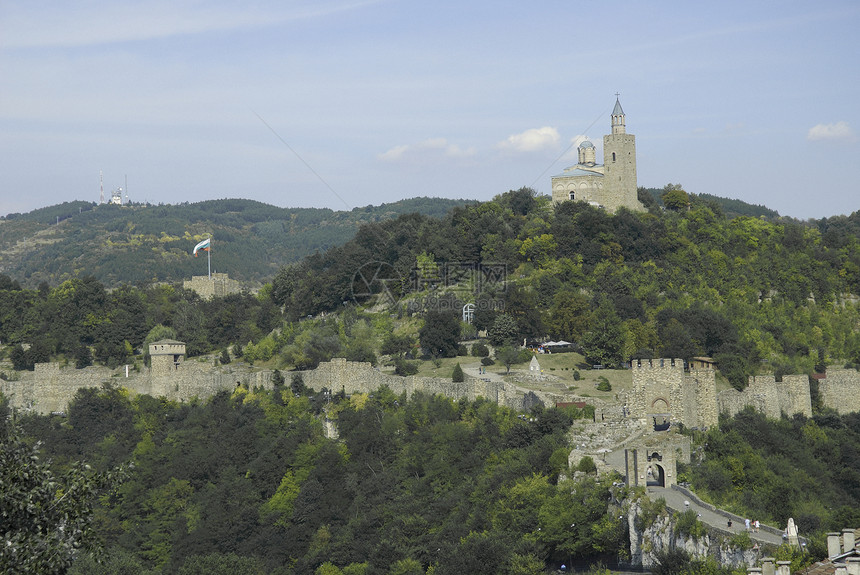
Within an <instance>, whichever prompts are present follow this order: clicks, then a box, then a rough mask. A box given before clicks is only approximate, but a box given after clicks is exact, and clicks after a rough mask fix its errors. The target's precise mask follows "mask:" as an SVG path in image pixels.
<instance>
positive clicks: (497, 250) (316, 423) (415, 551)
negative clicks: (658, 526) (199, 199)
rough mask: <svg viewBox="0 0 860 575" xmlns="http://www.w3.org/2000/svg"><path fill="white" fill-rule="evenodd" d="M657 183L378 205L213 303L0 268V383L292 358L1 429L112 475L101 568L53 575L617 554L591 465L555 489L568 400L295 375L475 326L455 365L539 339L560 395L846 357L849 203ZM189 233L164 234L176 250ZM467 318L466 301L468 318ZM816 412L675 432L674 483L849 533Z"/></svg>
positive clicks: (105, 396)
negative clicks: (60, 367) (636, 377)
mask: <svg viewBox="0 0 860 575" xmlns="http://www.w3.org/2000/svg"><path fill="white" fill-rule="evenodd" d="M663 192H664V193H663V195H661V199H662V201H663V206H664V208H665V209H660V207H659V206H658V205H657V203H656V202H655V201H653V199H651V200H649V199H648V196H647V192H645V191H643V194H642V196H641V197H642V198H643V201H644V202H645V203H646V205H648V206H649V211H648V212H647V213H641V214H637V213H631V212H627V211H620V212H619V213H617V214H614V215H613V214H608V213H606V212H604V211H602V210H600V209H596V208H593V207H590V206H588V205H586V204H583V203H573V202H570V203H564V204H561V205H559V206H557V207H553V206H552V205H551V204H550V202H549V199H548V198H544V197H540V196H536V194H535V193H534V192H533V191H532V190H529V189H520V190H516V191H510V192H507V193H505V194H501V195H499V196H497V197H496V198H494V199H493V200H492V201H489V202H483V203H476V204H472V205H460V206H456V207H454V208H453V209H452V210H450V211H449V212H447V213H445V214H443V215H439V216H428V215H420V214H414V213H412V214H403V215H398V216H396V217H393V218H390V219H387V220H384V221H382V220H381V221H376V222H369V223H365V224H363V225H361V226H360V227H359V228H358V230H357V233H355V235H354V237H353V238H352V239H349V240H348V241H345V242H344V243H343V244H341V245H337V246H334V247H331V248H329V249H328V250H326V251H325V252H320V253H313V254H311V255H309V256H307V257H305V258H304V259H301V260H299V261H297V262H295V263H292V264H289V265H286V266H283V267H281V268H280V269H279V270H278V271H277V273H274V274H273V275H269V276H267V277H268V278H270V279H271V283H266V284H265V285H264V286H263V287H262V289H260V291H259V293H257V294H256V295H251V294H249V293H242V294H236V295H232V296H229V297H226V298H219V299H215V300H211V301H203V300H201V299H200V298H199V297H198V296H197V295H196V294H195V293H193V292H189V291H187V290H184V289H182V288H180V287H178V286H175V285H169V284H159V285H140V286H131V285H120V286H118V287H115V288H114V289H108V288H109V287H114V286H112V285H111V284H108V283H106V282H104V281H102V280H100V279H99V278H97V277H94V276H92V275H85V274H83V273H81V274H79V275H74V274H73V275H74V277H70V278H69V279H65V280H64V281H62V282H60V283H57V284H54V285H49V284H48V283H42V284H40V285H39V286H38V287H37V288H34V287H33V286H32V285H30V284H29V283H27V282H26V281H24V279H23V278H19V277H16V276H15V275H14V274H8V275H0V341H2V342H3V344H4V346H6V347H4V348H2V350H0V354H2V355H3V356H4V357H2V358H0V359H2V360H3V365H2V370H0V377H4V378H9V377H19V376H20V374H19V372H20V371H21V370H25V369H32V368H33V364H34V363H35V362H40V361H48V360H51V359H53V360H58V361H61V362H67V363H69V364H72V365H75V366H76V367H85V366H86V365H89V364H91V363H93V362H102V363H106V364H108V365H113V366H117V365H122V364H123V363H129V364H134V365H136V366H138V367H139V366H140V364H141V363H142V362H143V361H145V358H144V356H143V352H145V350H146V343H147V342H148V341H153V340H157V339H160V338H163V337H170V338H174V339H179V340H181V341H184V342H186V343H187V346H188V352H189V355H190V356H192V357H193V356H199V355H205V354H212V355H214V356H217V358H218V361H220V362H223V363H227V362H231V361H236V360H237V359H241V360H242V361H244V362H246V363H252V364H254V365H264V366H267V367H270V368H278V369H280V370H294V371H292V372H290V373H287V372H286V371H284V374H283V375H282V374H281V372H280V371H279V372H277V376H276V379H278V385H277V386H276V387H275V389H274V390H273V391H265V390H259V389H252V390H249V389H243V388H237V389H236V390H234V392H233V393H223V392H222V393H220V394H218V395H216V396H214V397H213V398H211V399H208V400H195V401H192V402H189V403H185V404H175V403H171V402H167V401H165V400H161V399H155V398H151V397H148V396H144V395H141V396H136V397H131V396H129V395H128V394H127V393H126V392H125V391H123V390H119V389H114V388H111V387H106V388H105V389H102V390H82V391H80V392H79V393H78V395H77V397H76V399H75V401H74V402H73V404H72V405H71V406H70V408H69V410H68V417H67V418H61V417H57V416H50V417H42V416H36V415H27V416H19V417H20V419H19V421H20V422H21V423H22V425H23V427H24V429H25V432H26V435H27V438H28V439H27V440H28V441H30V440H31V439H32V440H35V439H39V440H41V441H43V442H44V447H43V452H42V455H43V456H45V457H50V458H53V460H54V465H55V467H56V469H57V473H58V474H62V473H64V472H65V471H67V470H68V469H72V468H75V469H77V467H75V465H76V462H80V461H87V462H90V463H91V464H92V465H93V466H94V467H95V468H96V469H97V470H99V471H100V472H102V471H105V470H109V469H112V468H113V467H115V466H116V465H118V464H120V463H124V462H129V461H131V462H133V463H134V466H133V467H132V468H131V469H130V471H129V476H128V479H127V480H126V482H125V483H124V484H123V485H122V486H121V487H120V488H119V491H117V492H116V493H113V494H105V495H104V496H103V497H102V499H101V506H99V507H98V508H97V510H96V521H97V525H98V531H99V532H100V533H102V534H103V537H104V539H105V540H106V543H107V545H108V549H109V553H108V557H109V563H108V564H107V565H105V566H99V565H97V564H96V563H95V562H93V560H92V558H90V557H89V556H88V555H81V556H80V558H79V560H78V561H77V563H76V564H75V566H74V567H73V569H74V570H73V571H72V572H73V573H76V574H78V575H85V574H101V573H114V572H123V573H130V574H141V575H143V574H146V573H148V574H153V573H180V574H183V575H190V574H195V575H196V574H198V573H207V574H208V575H212V574H219V573H232V574H242V575H244V574H246V573H248V574H255V575H256V574H260V573H273V574H284V575H285V574H289V573H302V574H311V573H313V574H314V575H337V574H338V573H345V574H360V573H364V574H376V573H380V574H383V573H400V574H408V573H416V574H417V573H433V574H434V575H440V574H442V573H457V574H460V573H476V574H478V573H494V574H495V573H510V574H515V573H516V574H527V573H537V572H541V570H543V569H546V568H557V567H558V566H559V565H560V564H561V563H562V562H567V561H570V560H571V559H573V560H581V561H586V562H594V561H597V560H598V559H602V558H609V559H611V558H614V557H616V556H617V555H618V554H619V553H621V554H622V555H623V550H624V549H626V545H627V538H626V534H625V531H624V526H625V522H623V521H621V520H620V517H621V516H622V515H623V514H622V513H620V512H619V508H618V501H619V499H618V498H619V497H621V496H623V495H624V493H623V490H619V489H617V486H615V487H613V485H612V479H613V478H611V477H609V478H604V479H597V478H595V477H593V476H591V475H589V473H591V472H592V471H593V468H594V462H593V461H590V460H587V458H584V459H583V461H581V462H579V463H578V464H576V467H577V469H578V470H579V471H580V473H581V475H580V476H579V477H578V479H577V480H576V481H573V480H566V481H565V480H564V479H563V478H562V476H563V475H572V474H573V473H574V472H575V471H576V470H572V469H567V455H568V453H569V446H568V445H567V437H566V435H565V433H566V430H567V429H568V428H569V426H570V424H571V421H572V418H574V417H580V416H582V415H588V414H587V413H585V414H584V413H582V412H578V411H576V410H571V411H566V410H557V409H543V408H540V407H538V408H536V409H535V410H534V411H533V412H532V413H529V414H516V413H513V412H511V411H510V410H507V409H506V408H503V407H500V406H498V405H496V404H493V403H490V402H487V401H484V400H482V399H479V400H477V401H466V400H460V401H456V400H453V399H450V398H442V397H429V396H425V395H422V394H416V395H415V396H414V397H412V398H411V399H407V398H406V397H405V396H399V397H398V396H394V395H393V394H392V393H391V392H390V390H388V389H386V388H382V389H379V390H377V391H376V392H374V393H373V394H372V395H360V394H356V395H354V396H352V397H350V398H346V397H344V396H343V395H342V394H337V393H336V391H337V390H332V391H334V392H335V393H334V395H331V394H329V393H324V392H320V393H316V392H311V391H310V390H307V389H305V388H304V385H303V383H302V374H301V370H303V369H309V368H313V367H315V366H316V365H318V364H319V362H321V361H326V360H328V359H330V358H332V357H346V358H348V359H351V360H357V361H368V362H371V363H374V364H376V365H379V366H380V368H381V369H387V370H393V371H395V373H398V374H401V375H407V374H411V373H416V372H419V373H424V374H435V375H438V376H443V377H456V373H455V372H456V368H455V366H456V365H457V364H459V363H460V361H461V358H462V356H463V355H464V354H466V353H467V352H468V350H467V348H466V346H465V345H463V344H462V342H463V340H464V339H465V338H475V337H476V336H477V335H479V334H478V333H477V332H478V331H481V333H483V330H486V332H487V333H486V338H480V339H475V340H473V341H472V344H471V354H472V358H473V359H471V360H469V361H473V362H476V363H477V362H478V361H480V362H481V364H483V365H487V366H488V367H491V368H492V369H494V370H495V371H496V373H504V372H505V371H506V370H507V369H509V368H510V367H511V365H515V364H517V363H519V362H523V361H525V360H528V359H529V358H530V357H531V352H528V351H526V352H523V350H520V349H518V348H519V347H520V344H521V343H522V342H523V340H532V341H533V343H536V342H538V341H540V340H543V339H544V338H550V339H553V340H556V341H557V340H565V341H568V342H572V343H573V344H574V345H573V348H574V349H573V353H567V354H558V355H556V354H553V356H552V361H549V359H548V360H547V361H546V362H545V364H546V366H547V368H548V369H550V370H552V369H553V368H556V369H560V370H566V372H565V379H564V381H565V384H568V383H570V384H573V385H584V384H583V383H581V382H583V381H586V380H587V381H588V386H589V390H590V388H591V387H593V384H594V385H597V386H598V389H599V385H600V384H604V383H605V384H606V385H607V386H608V388H609V389H608V390H606V391H601V392H600V393H605V394H607V395H606V396H605V397H611V395H612V394H613V393H616V391H615V390H613V389H612V386H616V389H623V385H624V381H623V380H624V378H622V377H615V374H611V376H610V377H605V378H602V379H605V382H603V381H600V380H601V378H600V377H598V378H597V379H596V380H595V378H594V376H593V374H602V373H607V374H608V375H610V374H609V372H607V371H597V370H594V371H591V372H589V373H588V374H587V377H586V378H582V377H581V374H580V373H579V372H578V370H579V369H582V370H584V369H585V368H586V367H590V366H592V365H594V364H603V365H604V366H607V367H619V366H621V364H623V362H625V361H627V360H630V359H631V358H636V357H680V358H690V357H693V356H698V355H710V356H713V357H714V358H715V359H716V362H717V365H718V367H719V369H720V370H721V373H722V375H723V376H725V377H726V378H727V379H728V381H729V382H731V384H732V385H735V386H736V387H739V388H740V387H743V386H744V385H746V377H747V376H748V375H751V374H757V373H775V374H777V375H781V374H784V373H809V372H813V371H822V370H825V369H826V368H827V367H828V365H840V366H841V365H848V366H851V367H855V368H856V367H858V365H860V306H858V297H857V294H860V212H857V213H854V214H852V215H850V216H840V217H836V218H830V219H826V220H820V221H809V222H798V221H795V220H790V219H784V218H779V217H776V216H768V215H767V214H757V215H756V216H755V217H750V216H745V215H739V214H736V215H734V216H733V217H729V216H728V215H726V214H725V213H723V212H722V209H721V207H720V205H719V204H718V203H715V202H714V201H711V200H709V199H704V200H703V199H702V198H699V197H696V196H693V195H688V194H686V192H684V191H683V190H681V189H680V188H679V187H677V186H671V187H667V189H665V190H664V191H663ZM670 192H671V193H670ZM146 209H151V208H146ZM165 209H166V208H165ZM92 211H93V212H94V213H96V212H99V211H101V208H99V209H98V210H92ZM106 211H107V210H106ZM83 213H84V212H81V213H79V214H78V216H79V217H80V216H81V215H82V214H83ZM50 215H53V213H47V212H46V213H45V214H42V216H44V217H45V218H47V217H48V216H50ZM31 216H32V214H31ZM42 216H39V217H42ZM761 216H765V217H761ZM165 217H167V215H166V214H165ZM212 217H214V216H212ZM218 217H223V218H229V217H232V216H228V215H227V214H220V215H219V216H218ZM236 217H238V216H236ZM28 218H29V219H28ZM36 219H38V218H36ZM16 220H17V221H16ZM118 221H119V220H118ZM9 224H15V225H20V226H23V227H24V228H26V229H29V230H31V231H30V232H28V233H29V234H30V235H28V236H27V237H28V238H34V237H42V236H40V235H39V234H40V233H44V230H45V229H46V228H41V229H40V228H38V226H39V225H42V226H44V225H45V223H44V221H43V222H41V223H40V222H38V221H34V220H33V218H32V217H30V216H28V217H21V218H13V220H12V221H9V220H7V221H5V222H3V223H2V225H0V229H6V226H8V225H9ZM62 225H63V223H62V222H61V224H60V227H62ZM123 225H125V224H123ZM179 225H180V224H177V226H179ZM182 225H186V224H182ZM27 226H29V227H27ZM55 227H56V226H55ZM252 227H253V226H252ZM22 229H23V228H22ZM178 229H179V228H177V230H178ZM246 231H247V230H246ZM2 233H5V232H2ZM81 233H83V232H81ZM122 233H128V232H122ZM195 233H196V232H195ZM247 233H250V232H247ZM189 234H191V232H190V231H189ZM213 235H214V233H213ZM118 237H119V236H118ZM123 237H127V236H123ZM195 237H196V236H194V235H191V236H190V238H186V239H183V240H182V242H184V243H183V244H182V245H183V247H182V253H183V254H184V257H187V256H188V254H187V252H188V251H189V250H190V247H191V246H193V243H194V240H195ZM4 241H7V240H4ZM147 241H149V240H147ZM153 241H154V240H153ZM173 241H174V240H171V241H166V242H165V243H167V244H170V243H172V242H173ZM175 241H179V240H175ZM236 241H237V244H242V242H239V241H238V240H236ZM141 249H142V248H141ZM150 249H151V248H150ZM178 249H179V248H178V247H177V250H178ZM243 249H244V248H243ZM81 257H83V256H81ZM29 280H30V281H32V276H31V277H30V278H29ZM465 303H475V304H476V310H475V315H474V320H473V322H472V323H471V324H466V323H463V322H461V321H460V314H461V310H462V306H463V304H465ZM455 358H456V359H455ZM562 358H563V359H562ZM212 359H214V358H213V357H211V356H210V357H209V358H207V361H212ZM462 361H463V362H465V361H467V360H465V359H462ZM493 363H495V365H493ZM443 372H444V373H443ZM568 373H570V377H571V378H572V379H567V374H568ZM617 373H629V372H623V371H621V370H617V371H616V374H617ZM595 393H596V392H595ZM0 401H2V400H0ZM814 409H815V416H814V417H813V418H809V419H805V418H802V417H795V418H793V419H783V420H781V421H778V422H773V421H767V420H765V419H764V418H762V417H760V416H758V415H755V414H751V413H742V414H740V415H739V416H737V417H736V418H735V419H732V420H726V419H723V420H721V428H720V429H719V430H717V429H714V430H709V431H708V432H707V434H706V435H705V434H701V433H700V432H695V433H694V440H695V442H696V443H695V445H696V446H697V447H698V448H699V449H697V450H695V454H696V455H695V457H694V463H693V464H692V465H691V466H690V467H689V468H687V469H682V470H681V472H682V473H683V474H684V478H685V479H687V480H688V481H690V482H691V483H692V484H693V486H694V487H695V488H696V489H697V490H698V491H699V492H701V493H702V494H703V495H704V496H705V497H708V498H710V499H711V500H713V501H714V502H716V503H718V504H720V505H724V506H726V507H729V508H731V509H734V510H736V511H738V512H739V513H742V514H744V515H756V517H757V518H758V519H761V520H773V521H775V522H780V523H782V522H784V520H785V519H786V517H787V516H788V515H789V514H791V515H793V516H794V518H795V519H797V520H798V522H799V523H801V525H802V526H803V529H804V530H805V531H806V532H808V533H815V532H818V533H820V532H822V531H824V530H833V529H838V528H841V527H844V526H846V525H851V524H856V523H857V521H858V520H860V518H858V516H857V515H856V511H854V510H856V509H857V508H858V503H860V502H858V497H860V492H858V485H860V483H858V476H857V472H856V469H857V464H858V455H857V447H856V443H857V433H858V426H857V418H856V414H854V415H849V416H841V417H840V416H836V415H834V414H832V413H822V412H821V411H820V409H819V406H818V405H814ZM0 411H4V410H3V409H0ZM5 420H6V418H5V413H4V414H0V421H4V422H5ZM326 420H328V421H329V422H332V421H333V422H335V423H336V429H337V432H338V433H339V438H334V437H332V436H331V435H330V431H329V435H328V436H327V432H326V431H325V430H326V427H325V424H326ZM0 427H1V426H0ZM22 441H23V440H22ZM18 443H19V444H20V443H21V441H19V442H18ZM575 463H576V462H575ZM582 473H584V475H582ZM786 502H788V503H786ZM815 541H820V540H819V539H814V544H813V545H812V546H811V547H813V548H814V550H816V551H818V550H820V546H819V544H817V543H815ZM713 567H714V566H710V567H709V569H710V570H709V571H708V572H715V573H716V572H717V569H716V568H713ZM711 568H713V569H711Z"/></svg>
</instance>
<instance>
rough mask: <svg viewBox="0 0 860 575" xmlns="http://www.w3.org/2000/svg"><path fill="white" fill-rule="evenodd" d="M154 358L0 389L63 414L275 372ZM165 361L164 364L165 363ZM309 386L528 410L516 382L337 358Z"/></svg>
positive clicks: (262, 379)
mask: <svg viewBox="0 0 860 575" xmlns="http://www.w3.org/2000/svg"><path fill="white" fill-rule="evenodd" d="M159 359H163V358H158V357H156V356H153V360H154V361H153V368H151V369H149V368H143V369H142V370H141V371H135V370H133V369H131V370H129V371H128V373H127V375H126V370H125V368H124V367H123V368H120V369H116V370H111V369H108V368H106V367H88V368H85V369H74V368H71V367H65V368H61V367H60V365H59V364H57V363H40V364H36V369H35V371H33V372H32V373H30V372H24V373H23V377H22V378H21V379H20V380H18V381H4V380H0V393H2V394H3V395H4V396H6V397H8V398H9V400H10V403H11V405H12V406H13V407H17V408H21V409H32V410H34V411H37V412H39V413H51V412H64V411H66V409H67V407H68V405H69V402H71V400H72V398H73V397H74V396H75V393H76V392H77V390H78V389H81V388H89V387H96V388H98V387H102V386H103V385H105V384H108V383H110V384H113V385H116V386H118V387H125V388H127V389H129V390H132V391H134V392H135V393H145V394H149V395H153V396H156V397H165V398H167V399H171V400H176V401H188V400H190V399H192V398H194V397H210V396H212V395H214V394H216V393H218V392H219V391H223V390H232V389H234V388H235V387H236V386H237V385H243V386H246V387H248V388H254V387H264V388H268V389H271V387H272V385H273V383H272V375H273V373H274V372H272V371H270V370H252V369H250V368H249V367H246V366H243V365H241V364H230V365H223V366H216V365H213V364H212V363H208V362H199V361H177V362H173V361H172V359H170V361H169V362H168V361H166V360H165V361H162V362H160V361H159ZM162 364H164V365H162ZM300 373H301V375H302V380H303V382H304V384H305V385H306V386H307V387H309V388H311V389H314V390H316V391H320V390H322V389H323V388H326V389H329V390H331V391H333V392H335V393H337V392H339V391H341V390H343V391H345V392H346V393H369V392H372V391H374V390H376V389H378V388H379V387H380V386H382V385H387V386H388V387H389V388H390V389H391V390H392V391H393V392H394V393H396V394H398V395H400V394H401V393H403V392H405V393H406V395H407V396H411V395H412V394H413V393H415V392H416V391H421V392H424V393H428V394H441V395H445V396H447V397H452V398H457V399H459V398H461V397H466V398H468V399H470V400H474V399H476V398H478V397H484V398H487V399H489V400H490V401H494V402H496V403H499V404H501V405H505V406H508V407H511V408H513V409H522V408H523V393H522V392H521V391H518V390H517V388H516V386H515V385H513V384H508V383H503V382H491V381H485V380H482V379H477V378H474V377H468V376H467V377H466V381H464V382H462V383H454V382H452V381H451V380H448V379H442V378H434V377H419V376H410V377H400V376H397V375H390V374H385V373H382V372H380V371H379V370H377V369H376V368H374V367H373V366H372V365H371V364H369V363H362V362H352V361H346V360H345V359H343V358H335V359H333V360H332V361H330V362H323V363H321V364H320V365H319V367H318V368H317V369H315V370H310V371H303V372H300ZM537 395H538V396H539V397H540V399H541V401H543V402H544V403H545V404H546V405H554V404H555V402H556V401H559V400H561V399H562V398H561V397H560V396H556V395H553V394H549V393H540V392H539V393H537Z"/></svg>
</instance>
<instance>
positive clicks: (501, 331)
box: [487, 313, 519, 345]
mask: <svg viewBox="0 0 860 575" xmlns="http://www.w3.org/2000/svg"><path fill="white" fill-rule="evenodd" d="M518 334H519V329H518V328H517V320H515V319H514V318H513V316H510V315H508V314H506V313H503V314H501V315H499V316H498V317H497V318H496V319H495V321H494V322H493V325H492V326H490V331H489V333H487V336H488V337H489V338H490V342H491V343H492V344H493V345H505V344H510V343H511V342H512V341H514V339H515V338H516V337H517V335H518Z"/></svg>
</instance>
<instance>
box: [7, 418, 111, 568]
mask: <svg viewBox="0 0 860 575" xmlns="http://www.w3.org/2000/svg"><path fill="white" fill-rule="evenodd" d="M0 433H2V434H3V436H2V437H0V516H2V517H3V526H2V529H3V531H4V535H3V537H4V539H5V541H4V542H3V544H2V545H0V572H3V573H6V574H9V575H16V574H19V573H20V574H30V573H47V574H52V573H58V574H59V573H65V572H66V571H67V570H68V569H69V567H70V566H71V564H72V561H73V560H74V558H75V556H76V554H77V553H78V551H79V550H80V549H83V550H94V549H95V548H96V547H97V537H96V533H95V531H94V529H93V526H92V520H93V506H94V505H95V504H96V503H97V502H98V497H99V494H100V493H101V492H103V491H105V490H108V489H111V488H113V487H116V486H117V485H118V484H119V482H120V481H121V480H122V479H123V478H124V477H125V471H124V470H122V469H117V470H113V471H110V472H106V473H98V472H95V471H93V470H91V469H90V467H89V466H88V465H84V464H83V463H75V464H73V465H72V467H71V468H70V469H69V470H68V471H66V472H65V473H63V474H62V475H59V476H58V475H56V474H55V473H54V472H53V471H51V469H50V467H49V465H48V463H46V462H43V461H40V458H39V444H38V443H37V444H36V445H34V446H30V445H28V444H27V443H26V441H25V440H24V437H23V433H22V431H21V430H20V428H18V427H17V426H15V425H12V426H10V428H9V429H7V430H6V431H5V432H3V431H0Z"/></svg>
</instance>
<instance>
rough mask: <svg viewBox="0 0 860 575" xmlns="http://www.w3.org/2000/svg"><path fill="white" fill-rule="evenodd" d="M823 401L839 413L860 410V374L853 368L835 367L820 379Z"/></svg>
mask: <svg viewBox="0 0 860 575" xmlns="http://www.w3.org/2000/svg"><path fill="white" fill-rule="evenodd" d="M818 392H819V393H820V394H821V402H822V403H823V404H824V405H826V406H827V407H832V408H833V409H835V410H836V411H837V412H838V413H840V414H843V413H855V412H858V411H860V374H858V372H857V371H855V370H853V369H834V370H831V371H828V372H827V377H826V378H825V379H820V380H818Z"/></svg>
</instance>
